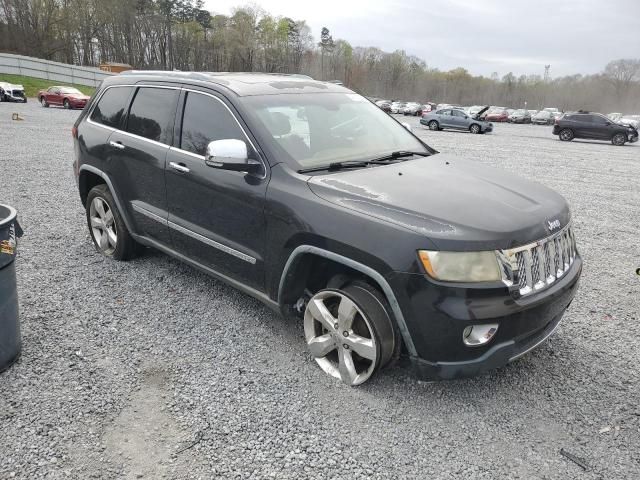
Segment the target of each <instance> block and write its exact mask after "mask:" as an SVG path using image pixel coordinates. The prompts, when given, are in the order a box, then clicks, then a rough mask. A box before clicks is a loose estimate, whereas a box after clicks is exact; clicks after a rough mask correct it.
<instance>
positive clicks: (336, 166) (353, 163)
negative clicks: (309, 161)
mask: <svg viewBox="0 0 640 480" xmlns="http://www.w3.org/2000/svg"><path fill="white" fill-rule="evenodd" d="M414 155H419V156H421V157H427V156H429V155H431V154H430V153H428V152H410V151H407V150H398V151H396V152H391V153H390V154H389V155H384V156H382V157H379V158H374V159H372V160H349V161H346V162H333V163H330V164H328V165H321V166H319V167H309V168H303V169H301V170H298V173H310V172H320V171H322V170H329V171H332V170H342V169H344V168H363V167H367V166H369V165H386V164H388V163H389V161H390V160H399V159H401V158H404V157H413V156H414Z"/></svg>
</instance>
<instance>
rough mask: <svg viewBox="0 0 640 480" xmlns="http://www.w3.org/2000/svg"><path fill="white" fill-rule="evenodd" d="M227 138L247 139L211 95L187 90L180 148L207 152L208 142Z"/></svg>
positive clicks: (231, 117) (225, 110) (199, 152)
mask: <svg viewBox="0 0 640 480" xmlns="http://www.w3.org/2000/svg"><path fill="white" fill-rule="evenodd" d="M228 138H233V139H236V140H243V141H246V140H245V136H244V134H243V133H242V130H240V127H238V124H237V123H236V120H235V119H234V118H233V116H232V115H231V114H230V113H229V111H228V110H227V109H226V107H225V106H224V105H223V104H222V103H221V102H220V101H218V100H216V99H215V98H211V97H210V96H208V95H202V94H199V93H193V92H188V93H187V98H186V101H185V105H184V113H183V115H182V135H181V138H180V148H181V149H182V150H186V151H187V152H192V153H196V154H198V155H204V154H205V151H206V150H207V145H208V144H209V142H212V141H214V140H224V139H228Z"/></svg>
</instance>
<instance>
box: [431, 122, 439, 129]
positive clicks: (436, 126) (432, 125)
mask: <svg viewBox="0 0 640 480" xmlns="http://www.w3.org/2000/svg"><path fill="white" fill-rule="evenodd" d="M437 129H438V122H436V121H435V120H433V121H431V122H429V130H437Z"/></svg>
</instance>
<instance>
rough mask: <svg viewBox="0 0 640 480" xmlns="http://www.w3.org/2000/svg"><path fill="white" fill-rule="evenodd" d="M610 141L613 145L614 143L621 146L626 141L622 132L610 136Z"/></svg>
mask: <svg viewBox="0 0 640 480" xmlns="http://www.w3.org/2000/svg"><path fill="white" fill-rule="evenodd" d="M611 143H612V144H613V145H615V146H616V147H621V146H623V145H624V144H625V143H627V136H626V135H625V134H624V133H616V134H615V135H614V136H613V137H612V138H611Z"/></svg>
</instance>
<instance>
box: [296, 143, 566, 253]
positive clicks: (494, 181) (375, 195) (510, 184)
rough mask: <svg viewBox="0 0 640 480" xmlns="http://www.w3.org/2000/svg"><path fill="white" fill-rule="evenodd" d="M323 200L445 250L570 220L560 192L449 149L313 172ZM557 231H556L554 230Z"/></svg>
mask: <svg viewBox="0 0 640 480" xmlns="http://www.w3.org/2000/svg"><path fill="white" fill-rule="evenodd" d="M308 185H309V188H310V189H311V190H312V191H313V192H314V193H315V194H316V195H318V196H319V197H321V198H323V199H324V200H326V201H328V202H331V203H333V204H336V205H339V206H341V207H344V208H348V209H351V210H354V211H356V212H359V213H361V214H364V215H369V216H372V217H375V218H378V219H380V220H384V221H387V222H390V223H393V224H396V225H398V226H400V227H404V228H406V229H408V230H411V231H413V232H415V233H418V234H421V235H424V236H425V237H428V238H429V239H430V240H431V241H432V242H433V243H435V244H436V246H437V247H438V248H439V249H442V250H453V251H455V250H493V249H500V248H512V247H515V246H520V245H524V244H527V243H530V242H532V241H535V240H539V239H542V238H545V237H547V236H549V235H550V234H551V231H550V230H549V223H548V222H555V220H559V221H560V225H561V227H564V226H565V225H566V224H567V223H568V222H569V219H570V213H569V207H568V205H567V202H566V200H565V199H564V198H563V197H562V196H561V195H559V194H558V193H556V192H554V191H553V190H551V189H549V188H547V187H545V186H543V185H541V184H538V183H535V182H531V181H528V180H525V179H523V178H520V177H517V176H514V175H511V174H509V173H507V172H505V171H502V170H498V169H494V168H490V167H485V166H483V165H481V164H478V163H477V162H474V161H472V160H464V159H460V158H458V157H455V156H453V155H450V154H437V155H434V156H431V157H424V158H421V159H418V160H409V161H406V162H400V163H396V164H392V165H385V166H378V167H371V168H362V169H358V170H344V171H340V172H337V173H334V174H329V175H319V176H313V177H311V178H310V179H309V180H308ZM554 231H557V229H555V228H554Z"/></svg>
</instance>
